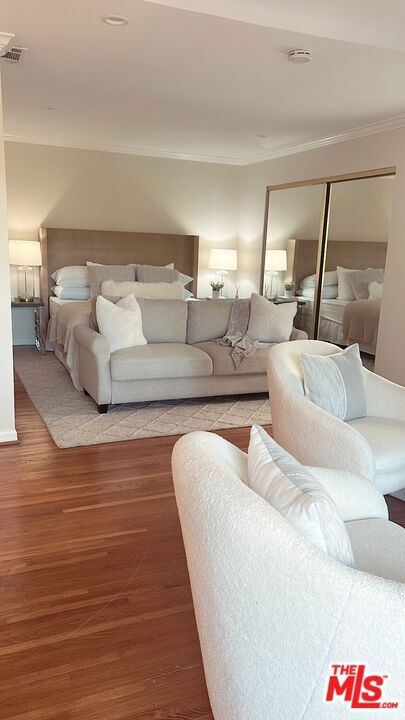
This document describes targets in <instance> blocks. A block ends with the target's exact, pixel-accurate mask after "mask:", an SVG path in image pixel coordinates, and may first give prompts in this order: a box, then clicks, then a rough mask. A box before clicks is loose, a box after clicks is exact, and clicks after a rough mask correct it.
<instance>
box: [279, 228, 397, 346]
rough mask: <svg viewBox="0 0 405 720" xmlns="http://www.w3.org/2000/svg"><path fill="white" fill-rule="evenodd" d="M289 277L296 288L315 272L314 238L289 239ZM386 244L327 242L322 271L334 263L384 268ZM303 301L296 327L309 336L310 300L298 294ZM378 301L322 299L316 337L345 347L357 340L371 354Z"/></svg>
mask: <svg viewBox="0 0 405 720" xmlns="http://www.w3.org/2000/svg"><path fill="white" fill-rule="evenodd" d="M290 243H292V244H293V247H292V248H291V250H292V252H291V255H292V256H293V265H292V279H293V281H294V283H295V287H296V288H297V289H298V288H300V286H301V285H302V284H303V283H304V281H305V278H307V277H308V276H311V275H312V274H313V273H314V272H315V268H316V264H317V251H318V241H317V240H293V241H290ZM386 253H387V243H383V242H381V243H379V242H360V241H336V240H335V241H329V242H328V248H327V255H326V262H325V271H326V272H331V271H334V270H336V268H337V267H338V266H342V267H346V268H351V269H359V270H365V269H366V268H384V267H385V259H386ZM301 299H302V300H305V305H304V306H302V308H301V311H300V313H299V316H298V323H299V327H300V329H302V330H305V332H307V333H308V335H309V336H310V337H311V336H313V321H314V304H315V303H314V300H313V299H312V298H310V297H305V296H303V295H301ZM380 305H381V301H380V300H338V299H337V298H323V299H322V301H321V305H320V313H319V328H318V339H319V340H326V341H328V342H332V343H334V344H336V345H341V346H346V345H351V344H352V343H355V342H357V343H358V344H359V346H360V349H361V350H362V351H363V352H367V353H370V354H372V355H375V349H376V342H377V334H378V323H379V315H380Z"/></svg>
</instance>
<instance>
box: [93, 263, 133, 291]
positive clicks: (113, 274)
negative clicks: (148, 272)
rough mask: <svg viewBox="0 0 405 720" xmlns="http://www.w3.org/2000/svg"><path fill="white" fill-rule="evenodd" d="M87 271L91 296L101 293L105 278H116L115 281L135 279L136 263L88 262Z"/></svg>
mask: <svg viewBox="0 0 405 720" xmlns="http://www.w3.org/2000/svg"><path fill="white" fill-rule="evenodd" d="M87 272H88V275H89V281H90V290H91V297H97V295H101V285H102V283H103V282H104V280H114V281H115V282H125V281H127V280H129V281H130V280H133V281H134V280H135V265H96V264H95V263H88V264H87Z"/></svg>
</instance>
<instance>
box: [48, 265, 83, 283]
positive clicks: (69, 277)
mask: <svg viewBox="0 0 405 720" xmlns="http://www.w3.org/2000/svg"><path fill="white" fill-rule="evenodd" d="M51 278H52V280H55V282H56V284H57V285H62V286H63V287H69V288H73V287H86V286H88V285H90V283H89V276H88V273H87V267H86V266H85V265H67V266H66V267H63V268H59V270H55V272H53V273H52V275H51Z"/></svg>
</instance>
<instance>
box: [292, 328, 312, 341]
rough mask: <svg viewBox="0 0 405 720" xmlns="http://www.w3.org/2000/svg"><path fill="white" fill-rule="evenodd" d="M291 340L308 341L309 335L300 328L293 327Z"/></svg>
mask: <svg viewBox="0 0 405 720" xmlns="http://www.w3.org/2000/svg"><path fill="white" fill-rule="evenodd" d="M290 340H308V335H307V334H306V332H305V330H298V328H296V327H293V329H292V333H291V337H290Z"/></svg>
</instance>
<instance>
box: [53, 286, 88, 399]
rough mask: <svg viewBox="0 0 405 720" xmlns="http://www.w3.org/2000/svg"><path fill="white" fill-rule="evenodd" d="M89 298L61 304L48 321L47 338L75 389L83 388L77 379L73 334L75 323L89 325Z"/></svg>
mask: <svg viewBox="0 0 405 720" xmlns="http://www.w3.org/2000/svg"><path fill="white" fill-rule="evenodd" d="M90 314H91V303H90V300H84V301H83V302H74V303H69V304H66V305H62V307H61V308H60V310H59V311H58V313H57V314H56V317H54V318H52V320H51V321H50V323H51V324H50V328H49V330H48V340H49V342H50V343H52V344H53V345H54V347H55V355H56V356H57V357H58V359H59V360H60V361H61V362H63V364H64V365H65V366H66V368H67V369H68V370H69V373H70V376H71V378H72V382H73V385H74V387H75V389H76V390H83V388H82V386H81V385H80V381H79V367H78V364H79V363H78V347H77V342H76V340H75V338H74V335H73V330H74V328H75V327H76V325H90Z"/></svg>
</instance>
